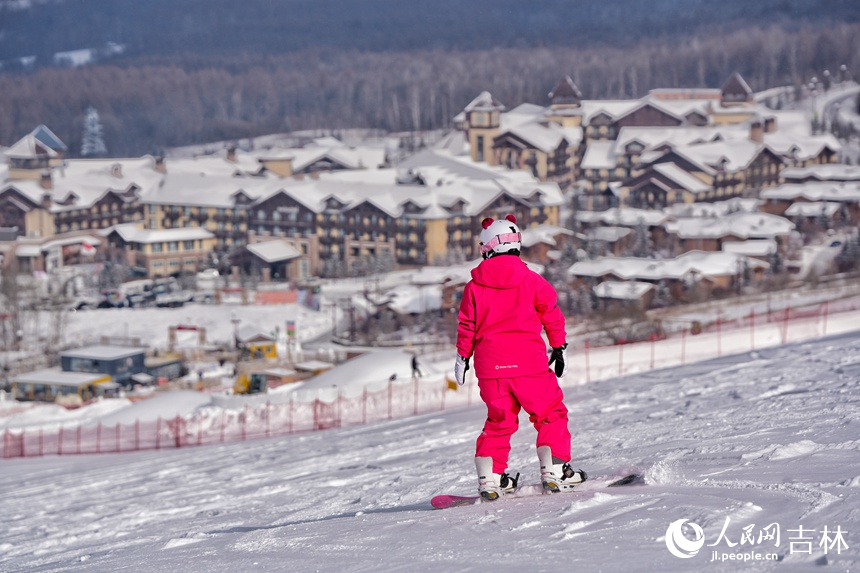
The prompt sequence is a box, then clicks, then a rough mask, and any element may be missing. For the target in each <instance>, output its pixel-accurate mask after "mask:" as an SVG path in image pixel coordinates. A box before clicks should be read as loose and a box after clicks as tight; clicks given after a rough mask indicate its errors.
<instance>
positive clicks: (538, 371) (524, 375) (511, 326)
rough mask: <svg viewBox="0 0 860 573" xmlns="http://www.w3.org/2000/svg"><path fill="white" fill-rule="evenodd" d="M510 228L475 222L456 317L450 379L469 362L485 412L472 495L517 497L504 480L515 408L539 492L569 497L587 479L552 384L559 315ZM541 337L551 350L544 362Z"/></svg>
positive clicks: (558, 364) (558, 353) (561, 331)
mask: <svg viewBox="0 0 860 573" xmlns="http://www.w3.org/2000/svg"><path fill="white" fill-rule="evenodd" d="M516 222H517V220H516V218H515V217H514V216H513V215H508V216H507V217H506V218H505V219H502V220H499V221H494V220H493V219H490V218H487V219H484V221H483V222H482V223H481V226H482V227H483V231H481V236H480V242H481V255H482V257H483V259H484V260H483V261H481V263H480V264H479V265H478V266H477V267H476V268H475V269H473V270H472V280H470V281H469V282H468V283H467V284H466V287H465V289H464V291H463V299H462V301H461V303H460V314H459V317H458V318H459V325H458V327H457V360H456V362H455V366H454V376H455V378H456V379H457V384H460V385H461V386H462V385H463V384H464V383H465V375H466V371H468V369H469V359H470V358H472V356H473V355H474V357H475V375H476V376H477V377H478V387H479V388H480V389H481V399H482V400H483V401H484V403H486V405H487V420H486V422H485V423H484V430H483V432H481V435H480V436H478V441H477V444H476V452H475V469H476V470H477V473H478V491H479V493H480V495H481V497H483V498H484V499H487V500H494V499H498V498H499V496H501V495H503V494H504V493H509V492H511V491H514V490H516V487H517V480H518V479H519V474H517V475H516V476H511V475H509V474H508V473H507V469H508V455H509V453H510V450H511V436H512V435H513V433H514V432H515V431H516V430H517V427H518V415H519V412H520V409H525V411H526V412H528V414H529V421H530V422H531V423H532V424H534V428H535V429H536V430H537V433H538V435H537V444H536V445H537V457H538V460H539V462H540V469H541V483H542V484H543V486H544V488H545V489H546V490H547V491H550V492H559V491H568V490H571V489H572V488H573V486H574V485H576V484H579V483H582V482H583V481H585V480H586V474H585V472H583V471H582V470H574V469H573V468H572V467H571V466H570V430H569V429H568V427H567V423H568V421H567V408H566V407H565V405H564V402H563V400H564V394H563V392H562V390H561V387H560V386H559V384H558V379H557V377H562V376H564V375H565V374H566V372H567V352H566V349H567V343H566V342H565V337H566V336H567V333H566V332H565V325H564V315H562V313H561V310H559V308H558V306H557V305H556V292H555V290H554V289H553V288H552V286H551V285H550V284H549V283H548V282H547V281H546V279H544V278H543V277H542V276H540V275H539V274H537V273H536V272H534V271H532V270H530V269H529V268H528V267H527V266H526V264H525V263H524V262H523V261H521V260H520V257H519V255H520V245H521V236H520V230H519V227H517V225H516ZM541 330H545V331H546V335H547V338H548V339H549V343H550V346H552V355H551V357H550V359H549V361H547V352H546V343H545V342H544V340H543V338H542V337H541ZM550 367H553V369H554V371H552V370H550V369H549V368H550Z"/></svg>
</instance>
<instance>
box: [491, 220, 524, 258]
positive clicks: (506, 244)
mask: <svg viewBox="0 0 860 573" xmlns="http://www.w3.org/2000/svg"><path fill="white" fill-rule="evenodd" d="M481 227H483V228H484V230H483V231H481V256H482V257H484V258H485V259H489V258H490V257H492V256H494V255H502V254H505V253H508V252H510V251H516V254H519V251H520V246H521V241H522V236H521V235H520V229H519V227H517V218H516V217H514V216H513V215H508V216H507V217H505V218H504V219H500V220H498V221H494V220H493V219H492V218H490V217H487V218H486V219H484V220H483V221H481Z"/></svg>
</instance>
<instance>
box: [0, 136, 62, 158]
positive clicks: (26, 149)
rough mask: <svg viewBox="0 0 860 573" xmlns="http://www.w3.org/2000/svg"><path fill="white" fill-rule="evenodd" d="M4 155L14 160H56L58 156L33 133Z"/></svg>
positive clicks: (10, 147)
mask: <svg viewBox="0 0 860 573" xmlns="http://www.w3.org/2000/svg"><path fill="white" fill-rule="evenodd" d="M4 155H6V157H10V158H13V159H33V158H36V157H48V158H54V157H57V156H58V154H57V152H56V151H54V150H53V149H51V148H50V147H48V146H47V145H45V144H44V143H42V142H41V141H39V140H38V139H37V138H36V136H35V135H34V134H33V133H28V134H27V135H25V136H24V137H22V138H21V139H19V140H18V141H16V142H15V143H13V144H12V145H10V146H9V147H8V148H6V150H5V151H4Z"/></svg>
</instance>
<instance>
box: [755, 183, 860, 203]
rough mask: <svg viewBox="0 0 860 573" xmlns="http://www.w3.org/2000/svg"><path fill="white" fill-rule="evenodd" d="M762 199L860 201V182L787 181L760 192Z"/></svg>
mask: <svg viewBox="0 0 860 573" xmlns="http://www.w3.org/2000/svg"><path fill="white" fill-rule="evenodd" d="M759 196H760V197H761V198H762V199H777V200H782V201H796V200H805V201H830V202H837V203H857V202H860V182H851V183H832V182H829V181H821V182H818V181H810V182H807V183H785V184H783V185H780V186H778V187H773V188H771V189H764V190H763V191H761V192H760V193H759Z"/></svg>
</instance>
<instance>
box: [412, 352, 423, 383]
mask: <svg viewBox="0 0 860 573" xmlns="http://www.w3.org/2000/svg"><path fill="white" fill-rule="evenodd" d="M412 377H413V378H421V368H419V366H418V355H417V354H413V355H412Z"/></svg>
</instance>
